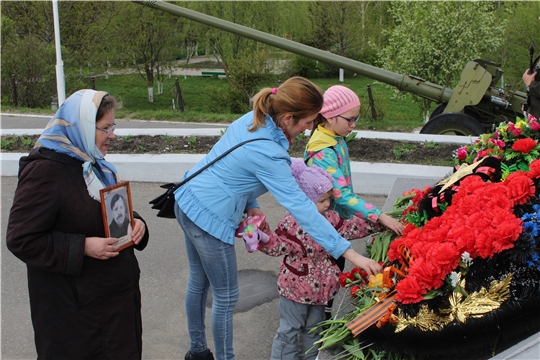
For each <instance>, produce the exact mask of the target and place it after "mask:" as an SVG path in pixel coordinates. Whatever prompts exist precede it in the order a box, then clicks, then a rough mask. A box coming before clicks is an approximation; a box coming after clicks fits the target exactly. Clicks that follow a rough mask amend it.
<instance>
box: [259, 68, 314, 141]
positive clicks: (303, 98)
mask: <svg viewBox="0 0 540 360" xmlns="http://www.w3.org/2000/svg"><path fill="white" fill-rule="evenodd" d="M322 105H323V94H322V92H321V89H319V87H318V86H317V85H315V84H314V83H312V82H311V81H309V80H308V79H305V78H303V77H300V76H295V77H292V78H290V79H288V80H286V81H285V82H284V83H283V84H281V86H279V87H278V88H263V89H262V90H261V91H259V92H258V93H257V94H255V96H254V97H253V113H254V116H253V125H252V127H251V128H250V129H249V130H250V131H255V130H257V129H258V128H259V127H261V126H262V127H264V126H265V124H266V120H265V116H266V115H269V116H270V117H271V118H272V119H273V120H274V122H275V123H276V125H277V126H278V127H279V126H281V125H282V120H283V117H284V116H285V115H286V114H291V115H292V116H293V123H294V124H296V123H298V121H299V120H300V119H301V118H303V117H306V116H309V115H313V114H317V113H319V111H321V108H322Z"/></svg>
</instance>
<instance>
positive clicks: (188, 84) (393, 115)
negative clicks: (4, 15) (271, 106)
mask: <svg viewBox="0 0 540 360" xmlns="http://www.w3.org/2000/svg"><path fill="white" fill-rule="evenodd" d="M175 79H178V82H179V85H180V88H181V91H182V97H183V99H184V104H185V111H184V112H180V111H178V110H173V108H172V105H173V98H174V96H175V95H174V94H175V89H176V87H175ZM284 80H285V79H281V81H284ZM310 80H312V81H313V82H314V83H316V84H317V85H319V86H320V87H321V89H322V90H323V91H324V90H326V89H327V88H328V87H330V86H332V85H336V84H339V81H338V80H337V79H310ZM95 84H96V89H97V90H104V91H108V92H109V93H110V94H111V95H113V96H114V97H115V98H116V99H117V100H119V101H120V102H121V104H122V108H121V109H119V110H117V112H116V117H117V118H119V119H144V120H169V121H184V122H220V123H226V122H231V121H234V120H235V119H237V118H238V117H240V116H241V115H242V114H232V113H230V111H229V110H228V109H223V111H221V112H220V113H216V112H215V111H211V110H210V106H209V105H210V103H211V101H212V98H211V94H212V93H215V92H227V91H229V89H230V87H229V84H228V82H227V80H226V79H216V78H210V77H199V76H197V77H190V76H188V77H186V78H185V79H184V76H182V75H177V76H172V77H171V78H167V79H166V80H165V82H164V86H163V94H161V95H159V94H157V82H156V84H155V86H154V102H153V103H150V102H149V101H148V90H147V88H146V82H145V81H144V80H143V78H142V77H141V76H140V75H138V74H130V75H114V76H109V79H105V78H104V77H97V78H96V79H95ZM368 84H370V85H371V89H372V93H373V98H374V102H375V108H376V109H377V113H378V115H379V116H378V118H377V120H372V119H370V114H371V109H370V107H369V101H368V92H367V85H368ZM275 85H276V84H275V83H269V84H264V86H275ZM342 85H345V86H347V87H349V88H350V89H352V90H353V91H355V92H356V93H357V94H358V96H359V97H360V100H361V102H362V108H361V115H362V116H361V120H360V121H359V122H358V125H357V129H364V130H365V129H373V130H379V131H394V132H396V131H404V132H410V131H412V130H413V129H414V128H416V127H419V126H422V115H421V114H420V108H419V106H418V104H417V103H415V102H413V100H412V97H411V96H410V95H406V96H401V97H399V98H398V97H396V96H395V90H394V88H391V87H389V86H386V85H384V84H381V83H378V82H375V81H373V80H371V79H368V78H365V77H352V78H346V79H345V81H344V83H343V84H342ZM66 95H69V94H66ZM2 111H11V112H25V113H43V114H54V111H52V110H50V109H22V108H12V107H9V106H2Z"/></svg>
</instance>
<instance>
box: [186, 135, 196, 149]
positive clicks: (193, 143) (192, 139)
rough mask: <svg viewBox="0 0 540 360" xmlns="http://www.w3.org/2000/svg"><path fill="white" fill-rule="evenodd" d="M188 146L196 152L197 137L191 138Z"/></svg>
mask: <svg viewBox="0 0 540 360" xmlns="http://www.w3.org/2000/svg"><path fill="white" fill-rule="evenodd" d="M188 145H189V148H190V149H191V150H195V148H196V147H197V137H196V136H192V137H190V138H189V140H188Z"/></svg>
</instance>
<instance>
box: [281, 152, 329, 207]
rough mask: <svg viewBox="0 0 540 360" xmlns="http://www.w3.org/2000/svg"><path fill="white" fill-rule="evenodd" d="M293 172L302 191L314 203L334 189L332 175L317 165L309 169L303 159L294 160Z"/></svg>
mask: <svg viewBox="0 0 540 360" xmlns="http://www.w3.org/2000/svg"><path fill="white" fill-rule="evenodd" d="M291 171H292V174H293V176H294V178H295V179H296V182H297V183H298V186H300V189H302V191H303V192H304V193H305V194H306V195H307V196H308V197H309V198H310V199H311V201H313V202H314V203H316V202H317V201H319V199H320V198H321V197H322V196H323V195H324V194H326V193H327V192H328V191H330V190H332V188H333V187H334V178H332V175H330V174H329V173H327V172H326V171H324V170H323V169H321V168H320V167H318V166H317V165H313V166H312V167H307V166H306V164H305V163H304V161H303V160H301V159H293V160H292V164H291Z"/></svg>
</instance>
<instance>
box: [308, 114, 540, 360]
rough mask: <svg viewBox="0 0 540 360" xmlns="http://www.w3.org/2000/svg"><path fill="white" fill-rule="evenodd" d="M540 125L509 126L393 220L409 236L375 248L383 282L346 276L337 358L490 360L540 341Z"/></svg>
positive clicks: (470, 149) (376, 241)
mask: <svg viewBox="0 0 540 360" xmlns="http://www.w3.org/2000/svg"><path fill="white" fill-rule="evenodd" d="M538 139H540V125H539V124H538V121H537V119H536V118H534V117H532V116H529V117H528V118H527V119H517V120H516V123H511V122H510V123H505V124H501V125H499V126H498V127H497V129H496V130H495V132H493V133H491V134H483V135H481V136H480V137H479V138H478V140H476V141H475V142H474V143H473V144H471V145H469V146H464V147H461V148H459V149H457V150H456V152H455V155H454V156H455V162H456V167H455V169H454V172H453V174H452V175H451V176H449V177H448V178H446V179H444V180H442V181H440V182H439V183H437V184H435V185H434V186H432V187H427V188H425V189H422V190H420V189H413V190H411V191H408V192H406V193H404V194H403V196H402V197H400V198H398V199H397V200H396V202H395V204H394V210H392V211H390V212H388V214H389V215H392V216H394V217H396V218H398V219H400V221H402V222H403V223H404V225H405V231H404V234H403V236H401V237H396V236H395V235H393V233H390V232H384V233H381V234H379V235H377V236H376V237H374V238H373V242H372V243H371V244H370V245H369V246H368V252H369V254H370V256H371V258H372V259H374V260H376V261H381V262H382V263H383V267H384V272H383V274H379V275H377V276H369V277H368V276H367V274H365V273H364V272H363V271H362V270H360V269H358V268H354V269H352V271H350V272H346V273H343V274H342V275H341V278H340V284H341V286H342V287H345V288H347V289H348V291H349V292H350V294H351V296H350V299H349V301H348V303H346V304H345V305H343V306H340V309H339V310H338V311H337V314H336V315H335V317H334V318H333V319H331V320H327V321H325V322H323V323H321V324H320V325H319V326H318V328H317V329H322V332H321V336H322V338H321V340H320V345H321V348H320V349H321V350H323V349H325V348H329V347H335V345H339V348H340V349H341V348H342V349H343V351H342V352H340V353H339V354H338V355H336V356H335V358H339V359H456V358H459V359H485V358H488V357H491V356H493V355H494V354H496V353H499V352H501V351H503V350H505V349H506V348H508V347H510V346H512V345H514V344H515V343H517V342H519V341H520V340H522V339H524V338H526V337H528V336H530V335H532V334H534V333H535V332H538V331H540V306H539V304H540V256H539V254H540V243H539V241H538V237H539V234H540V159H539V157H540V144H539V143H538Z"/></svg>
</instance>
